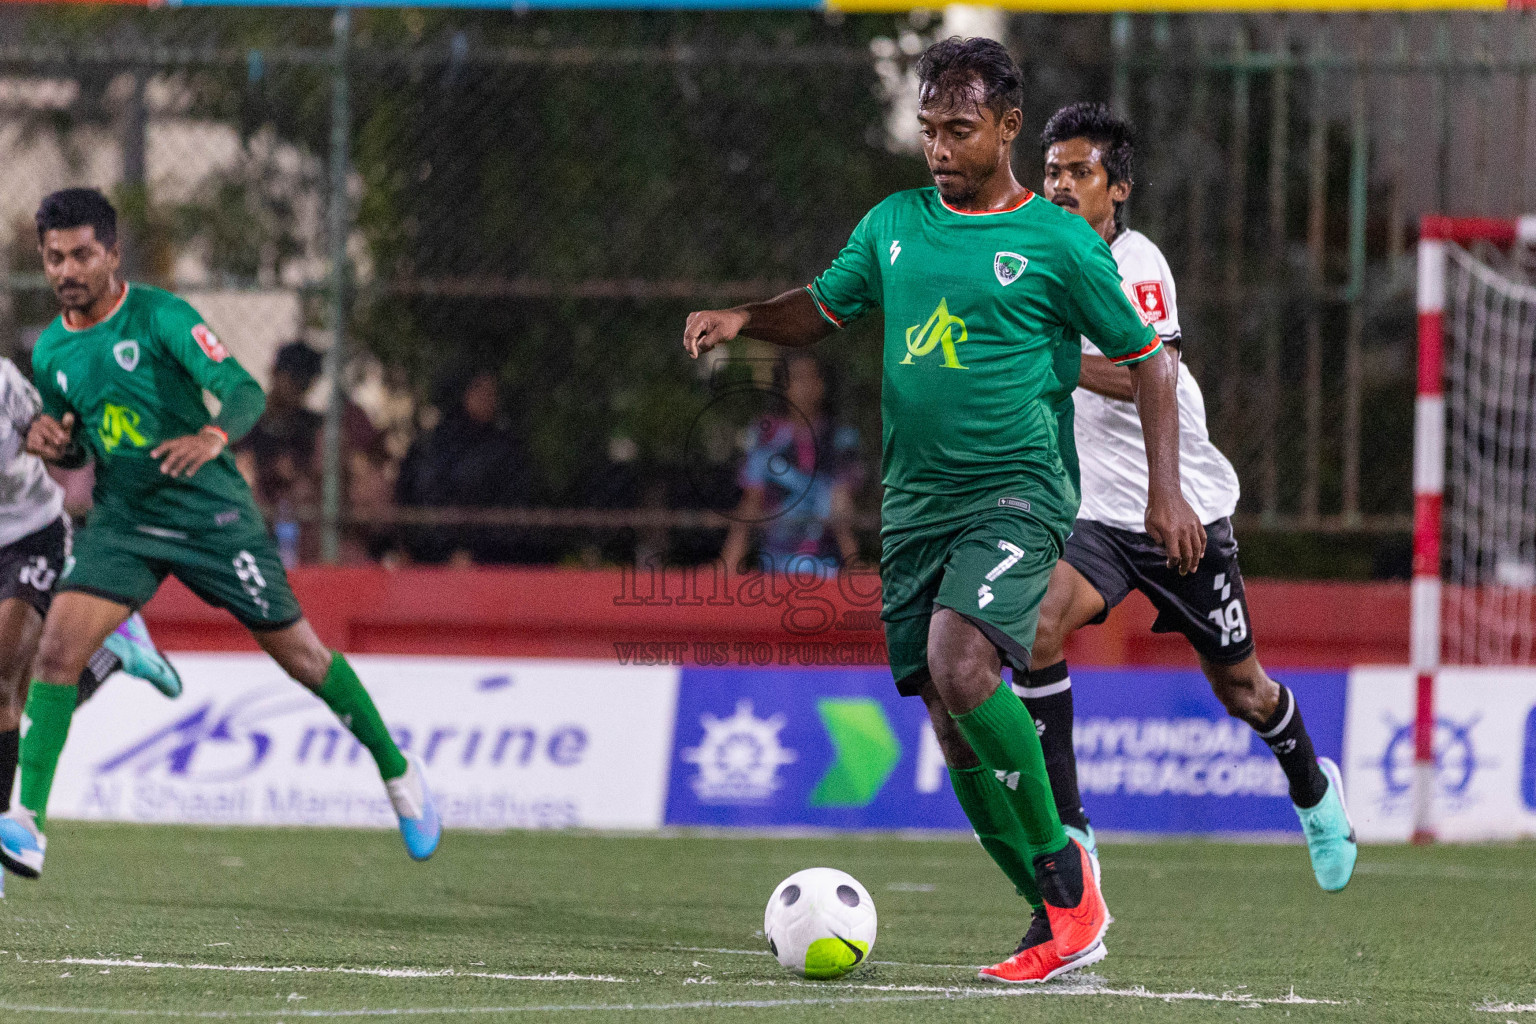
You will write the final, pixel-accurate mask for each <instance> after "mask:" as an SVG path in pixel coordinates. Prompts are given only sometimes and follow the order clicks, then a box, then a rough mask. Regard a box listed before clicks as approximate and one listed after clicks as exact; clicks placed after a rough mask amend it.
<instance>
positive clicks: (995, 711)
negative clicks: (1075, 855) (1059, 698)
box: [954, 682, 1067, 855]
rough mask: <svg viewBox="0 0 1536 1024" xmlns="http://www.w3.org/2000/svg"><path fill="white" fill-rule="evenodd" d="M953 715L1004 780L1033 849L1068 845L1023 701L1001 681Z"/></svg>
mask: <svg viewBox="0 0 1536 1024" xmlns="http://www.w3.org/2000/svg"><path fill="white" fill-rule="evenodd" d="M954 719H955V724H956V725H958V726H959V727H960V732H961V734H962V735H964V736H965V738H966V740H967V741H969V742H970V744H971V749H972V750H974V751H976V756H977V757H979V758H981V763H982V764H983V765H985V766H986V767H987V768H990V769H992V773H993V775H994V776H995V777H996V778H997V779H998V780H1000V781H1001V782H1002V784H1003V785H1002V789H1003V793H1004V795H1005V796H1006V797H1007V799H1008V805H1009V806H1010V807H1012V808H1013V813H1014V814H1016V815H1018V818H1019V823H1020V824H1021V825H1022V826H1023V827H1024V837H1025V839H1026V840H1028V842H1029V847H1030V853H1031V854H1032V855H1034V854H1041V853H1055V852H1056V851H1057V850H1060V849H1061V848H1062V847H1064V846H1066V845H1067V834H1066V833H1065V832H1063V831H1062V828H1061V818H1060V817H1059V816H1058V815H1057V813H1056V798H1055V797H1054V796H1053V795H1052V794H1051V777H1050V775H1049V774H1048V773H1047V772H1046V770H1045V753H1044V752H1043V751H1042V750H1041V749H1040V737H1039V735H1038V734H1037V733H1036V732H1035V720H1034V719H1033V718H1030V717H1029V712H1028V711H1025V710H1024V702H1023V701H1021V700H1019V698H1017V697H1015V696H1014V695H1013V690H1012V689H1010V688H1009V687H1007V686H1005V685H1003V684H1002V683H1001V682H999V684H998V687H997V689H996V690H994V691H993V692H992V696H990V697H988V698H987V699H986V700H985V701H984V702H983V703H982V704H981V706H980V707H978V708H976V709H974V710H972V711H968V712H966V713H965V714H963V715H955V716H954Z"/></svg>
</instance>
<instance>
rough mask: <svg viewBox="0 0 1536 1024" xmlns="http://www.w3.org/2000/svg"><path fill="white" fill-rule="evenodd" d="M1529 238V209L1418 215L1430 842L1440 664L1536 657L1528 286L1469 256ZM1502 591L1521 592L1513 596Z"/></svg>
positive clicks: (1420, 628) (1420, 639) (1417, 487)
mask: <svg viewBox="0 0 1536 1024" xmlns="http://www.w3.org/2000/svg"><path fill="white" fill-rule="evenodd" d="M1533 244H1536V217H1521V218H1517V219H1507V220H1506V219H1494V218H1483V217H1446V216H1434V215H1432V216H1426V217H1424V218H1422V220H1421V221H1420V230H1419V245H1418V286H1417V293H1418V295H1417V304H1418V393H1417V398H1416V401H1415V407H1414V459H1413V584H1412V608H1411V616H1410V622H1411V626H1410V628H1411V640H1410V651H1411V654H1410V660H1411V662H1412V667H1413V670H1414V673H1415V675H1416V679H1417V683H1416V701H1415V713H1414V729H1413V741H1414V742H1413V752H1414V770H1413V841H1414V842H1416V843H1424V842H1430V841H1432V840H1433V838H1434V824H1435V823H1434V793H1435V778H1436V768H1435V743H1434V740H1435V735H1434V734H1435V699H1436V692H1435V691H1436V681H1437V677H1438V675H1439V672H1440V669H1441V667H1442V665H1445V664H1458V665H1459V664H1529V663H1531V661H1532V660H1533V658H1532V654H1533V652H1532V644H1531V629H1532V616H1531V595H1532V592H1533V590H1536V580H1532V579H1528V578H1525V577H1526V576H1527V575H1528V574H1527V573H1525V572H1524V571H1523V570H1524V567H1526V566H1528V565H1529V566H1530V567H1531V569H1532V570H1533V571H1536V564H1533V563H1532V562H1531V558H1532V553H1531V551H1530V550H1529V546H1528V544H1529V543H1536V539H1531V540H1529V541H1528V542H1522V540H1521V537H1522V535H1523V534H1522V531H1524V530H1525V528H1526V527H1527V526H1529V525H1533V524H1536V484H1533V481H1536V463H1533V461H1532V457H1533V451H1536V444H1533V439H1532V437H1531V433H1532V432H1533V431H1536V393H1533V379H1532V377H1533V366H1536V355H1533V353H1532V350H1533V349H1536V341H1533V339H1536V288H1533V287H1531V286H1530V285H1527V284H1525V283H1523V282H1520V281H1518V280H1514V279H1513V278H1511V277H1508V276H1505V275H1502V274H1501V273H1500V272H1499V271H1498V270H1496V269H1494V268H1492V267H1490V266H1488V265H1487V264H1486V263H1484V262H1482V261H1480V260H1478V258H1477V256H1476V255H1475V254H1474V251H1473V250H1474V249H1475V248H1477V247H1480V246H1492V247H1496V248H1498V249H1506V250H1507V249H1512V248H1514V247H1516V246H1520V245H1533ZM1448 483H1449V487H1450V491H1451V495H1450V502H1451V505H1450V507H1449V508H1447V504H1446V497H1447V485H1448ZM1442 541H1445V542H1447V543H1446V544H1445V547H1444V548H1442ZM1511 541H1512V542H1513V543H1512V545H1511ZM1506 559H1507V560H1509V561H1508V565H1509V566H1510V568H1508V569H1506V564H1505V560H1506ZM1522 559H1524V561H1522ZM1506 591H1515V592H1517V593H1515V594H1514V595H1513V600H1511V599H1510V597H1511V595H1510V594H1508V593H1506ZM1519 592H1523V593H1519ZM1448 626H1449V627H1450V628H1447V627H1448Z"/></svg>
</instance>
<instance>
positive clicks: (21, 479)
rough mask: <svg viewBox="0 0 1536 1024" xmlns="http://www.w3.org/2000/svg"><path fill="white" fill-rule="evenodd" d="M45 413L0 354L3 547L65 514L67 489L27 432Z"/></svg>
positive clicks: (0, 524)
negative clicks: (35, 451) (32, 449)
mask: <svg viewBox="0 0 1536 1024" xmlns="http://www.w3.org/2000/svg"><path fill="white" fill-rule="evenodd" d="M42 411H43V400H42V399H41V398H40V397H38V394H37V389H36V388H34V387H33V386H32V384H31V382H30V381H28V380H27V378H25V377H23V376H22V375H21V371H20V370H18V369H17V368H16V364H15V363H13V362H11V361H10V360H9V359H6V358H4V357H3V356H0V547H4V546H5V545H7V544H14V543H16V541H18V540H20V539H21V538H23V537H25V536H26V535H27V534H29V533H36V532H37V531H38V530H41V529H43V527H45V526H48V525H49V524H51V523H52V522H53V521H54V520H56V519H58V518H59V516H61V515H63V513H64V488H62V487H60V486H59V485H58V483H56V482H55V481H54V479H53V477H51V476H49V475H48V469H47V467H46V466H44V465H43V460H42V459H40V458H38V457H37V456H36V455H31V454H28V452H27V450H26V447H27V428H28V427H30V426H31V425H32V421H33V420H34V419H36V418H37V414H38V413H40V412H42Z"/></svg>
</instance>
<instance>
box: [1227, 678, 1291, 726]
mask: <svg viewBox="0 0 1536 1024" xmlns="http://www.w3.org/2000/svg"><path fill="white" fill-rule="evenodd" d="M1211 689H1212V691H1214V692H1215V694H1216V699H1217V700H1219V701H1221V706H1222V707H1224V708H1226V709H1227V714H1229V715H1231V716H1232V717H1233V718H1241V719H1242V720H1243V721H1245V722H1248V723H1250V724H1253V723H1258V722H1263V721H1265V720H1266V719H1267V718H1268V717H1269V716H1270V714H1271V713H1272V712H1273V711H1274V705H1275V698H1276V697H1277V696H1278V693H1279V688H1278V687H1277V686H1276V685H1275V684H1274V683H1273V682H1272V681H1270V679H1269V678H1268V677H1267V676H1265V675H1264V674H1263V673H1262V672H1260V673H1258V674H1257V675H1254V674H1252V673H1239V672H1233V671H1226V672H1221V671H1216V672H1212V673H1211ZM1271 691H1273V692H1271Z"/></svg>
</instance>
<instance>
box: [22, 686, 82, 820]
mask: <svg viewBox="0 0 1536 1024" xmlns="http://www.w3.org/2000/svg"><path fill="white" fill-rule="evenodd" d="M78 689H79V688H78V687H76V686H75V685H74V684H73V683H70V684H69V685H67V686H57V685H55V684H53V683H45V682H43V681H42V680H41V679H34V680H32V689H31V691H30V692H29V693H28V694H27V708H26V711H25V714H26V716H27V721H28V722H29V723H30V724H29V725H27V730H26V735H24V736H22V738H21V800H20V803H21V806H23V807H25V808H26V809H27V810H29V811H31V812H33V813H34V814H35V815H37V827H38V828H39V829H42V828H43V826H44V825H46V824H47V823H48V793H49V791H50V790H52V789H53V773H54V770H55V769H56V768H58V766H59V755H60V754H62V753H63V752H64V739H65V737H67V736H68V735H69V720H70V719H71V718H73V717H74V714H75V697H76V691H77V690H78Z"/></svg>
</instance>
